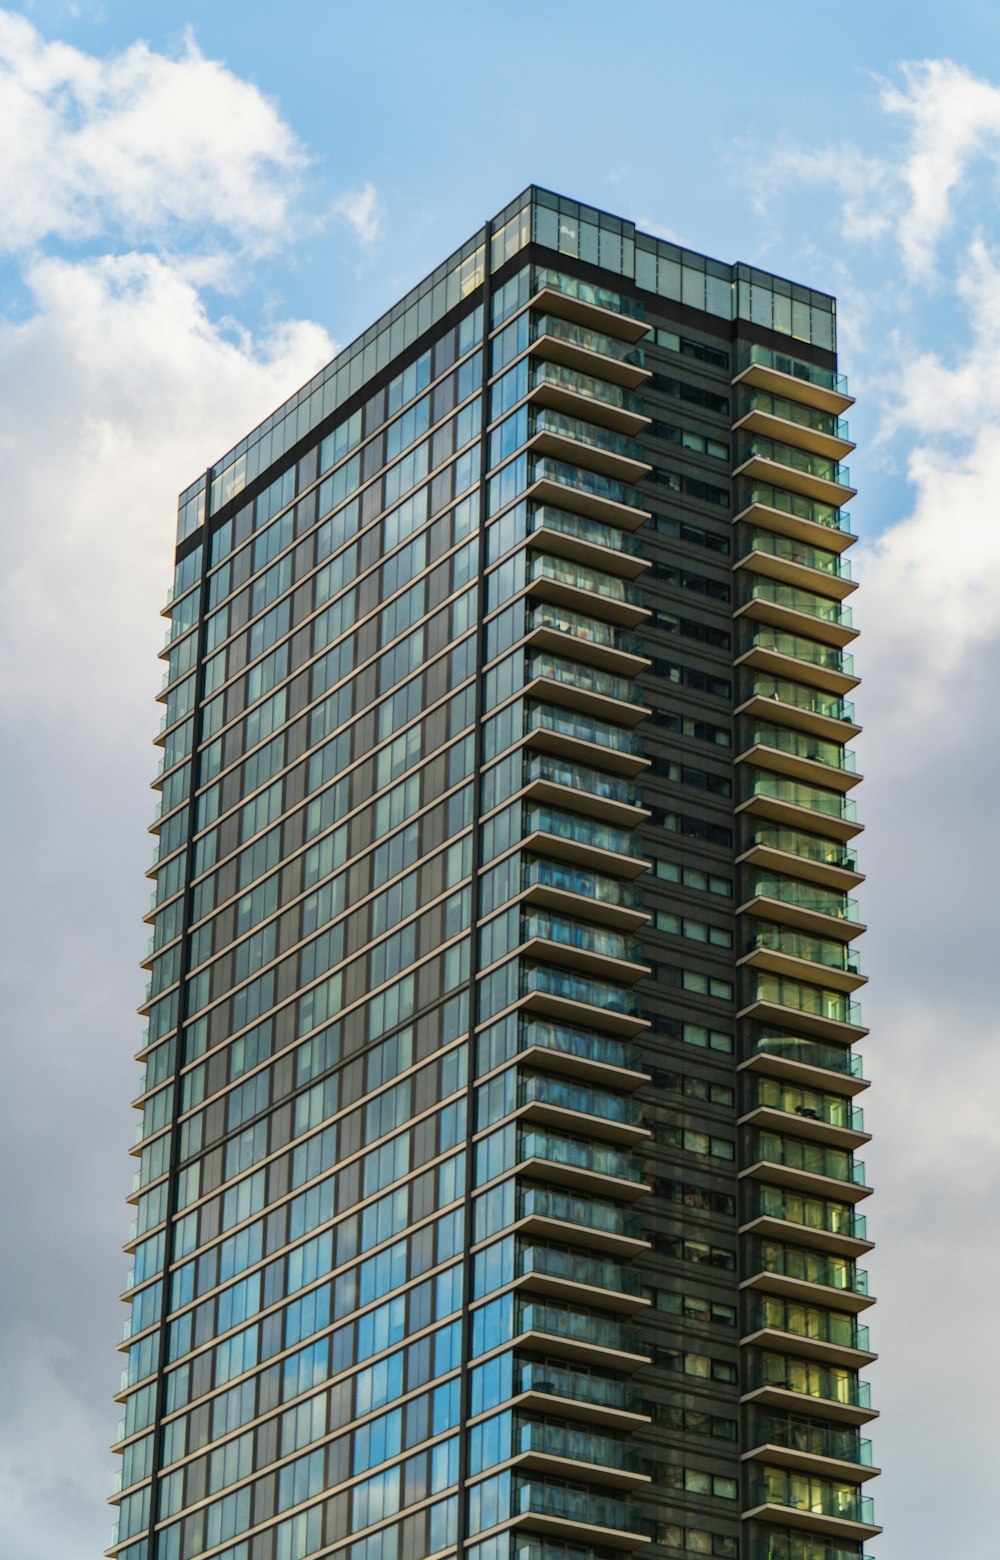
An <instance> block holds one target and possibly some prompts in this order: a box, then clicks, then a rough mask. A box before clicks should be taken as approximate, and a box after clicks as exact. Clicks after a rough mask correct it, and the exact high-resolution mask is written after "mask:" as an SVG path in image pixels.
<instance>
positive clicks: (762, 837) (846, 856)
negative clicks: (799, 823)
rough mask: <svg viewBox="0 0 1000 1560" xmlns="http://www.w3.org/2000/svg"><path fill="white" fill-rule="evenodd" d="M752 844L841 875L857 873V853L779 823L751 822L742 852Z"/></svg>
mask: <svg viewBox="0 0 1000 1560" xmlns="http://www.w3.org/2000/svg"><path fill="white" fill-rule="evenodd" d="M754 845H767V846H770V848H771V849H772V850H783V851H787V852H788V854H789V855H791V856H802V857H803V858H804V860H806V861H819V862H822V863H823V865H824V866H827V867H839V868H841V870H842V871H844V872H856V871H857V870H858V853H857V851H856V850H852V849H851V848H850V846H849V845H844V844H843V843H842V842H841V841H839V840H824V839H820V837H819V836H818V835H816V834H806V833H804V832H803V831H802V830H801V829H786V828H785V827H784V826H783V825H782V824H780V823H764V822H757V820H756V819H755V820H754V826H753V828H752V829H751V830H750V831H749V832H748V833H747V836H746V838H745V839H744V842H743V849H744V850H749V849H750V848H751V847H752V846H754Z"/></svg>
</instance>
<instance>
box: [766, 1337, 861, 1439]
mask: <svg viewBox="0 0 1000 1560" xmlns="http://www.w3.org/2000/svg"><path fill="white" fill-rule="evenodd" d="M796 1399H798V1401H797V1402H796V1401H795V1400H796ZM807 1400H809V1401H807ZM743 1401H744V1402H748V1401H750V1402H754V1403H756V1404H758V1405H760V1406H761V1407H763V1406H764V1405H767V1406H770V1407H775V1408H781V1409H784V1410H786V1411H791V1412H793V1413H794V1412H799V1413H802V1412H806V1411H808V1410H809V1408H811V1406H812V1404H813V1403H815V1407H816V1409H817V1410H818V1411H819V1412H821V1413H822V1414H823V1416H824V1418H829V1419H838V1420H840V1421H841V1422H842V1423H844V1424H852V1425H859V1424H864V1423H866V1421H868V1420H870V1419H875V1418H876V1417H877V1415H876V1414H875V1413H874V1412H873V1411H872V1406H871V1388H870V1386H869V1384H868V1382H867V1381H859V1380H858V1377H857V1375H856V1374H855V1373H854V1372H853V1371H851V1370H846V1369H842V1368H840V1367H837V1366H828V1365H821V1364H819V1363H817V1362H816V1361H815V1360H800V1359H797V1358H794V1357H793V1356H790V1355H784V1354H774V1353H771V1352H765V1351H763V1350H758V1349H748V1350H747V1351H746V1356H745V1370H744V1391H743Z"/></svg>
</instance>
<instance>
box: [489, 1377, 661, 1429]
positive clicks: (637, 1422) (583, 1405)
mask: <svg viewBox="0 0 1000 1560" xmlns="http://www.w3.org/2000/svg"><path fill="white" fill-rule="evenodd" d="M509 1407H510V1408H512V1409H513V1410H514V1412H515V1413H516V1412H517V1411H518V1410H519V1409H529V1410H531V1411H532V1412H534V1413H537V1414H549V1415H554V1416H556V1417H558V1418H566V1419H579V1420H582V1421H584V1422H586V1423H588V1424H592V1425H603V1426H605V1427H606V1428H607V1429H609V1430H621V1431H623V1432H624V1433H625V1434H628V1433H629V1432H630V1431H632V1430H641V1429H643V1427H644V1426H645V1425H648V1424H651V1423H652V1420H651V1419H650V1417H649V1415H648V1414H633V1413H631V1412H630V1411H629V1410H628V1409H625V1408H611V1407H609V1405H607V1404H606V1403H587V1402H584V1400H583V1399H582V1398H568V1397H561V1396H560V1395H559V1394H558V1393H556V1392H545V1391H543V1390H542V1388H541V1387H540V1386H535V1385H533V1386H531V1387H530V1388H529V1389H528V1391H527V1392H521V1393H519V1394H518V1396H517V1397H515V1398H512V1399H511V1401H510V1404H509Z"/></svg>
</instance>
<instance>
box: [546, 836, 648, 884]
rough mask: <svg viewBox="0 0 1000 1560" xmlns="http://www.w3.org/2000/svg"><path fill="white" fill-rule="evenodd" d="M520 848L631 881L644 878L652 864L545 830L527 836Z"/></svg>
mask: <svg viewBox="0 0 1000 1560" xmlns="http://www.w3.org/2000/svg"><path fill="white" fill-rule="evenodd" d="M520 847H521V849H522V850H527V851H534V852H535V853H536V854H537V855H540V856H552V857H553V858H554V860H556V861H569V862H572V863H574V864H575V865H576V866H581V867H589V868H592V869H593V871H595V872H606V873H609V874H610V875H611V876H612V877H622V878H627V879H629V880H630V881H631V880H632V879H634V878H637V877H640V876H641V875H642V873H643V872H645V871H646V870H647V869H648V867H649V862H648V861H646V860H644V859H643V857H641V856H626V855H623V854H622V853H621V852H620V851H616V850H608V849H605V848H604V847H603V846H600V845H588V844H585V843H584V842H583V841H581V840H571V839H566V838H565V836H564V835H561V834H549V833H547V832H546V831H545V830H543V829H533V830H532V832H531V833H530V834H526V835H525V836H524V838H523V839H522V840H521V842H520Z"/></svg>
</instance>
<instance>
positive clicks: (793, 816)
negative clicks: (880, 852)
mask: <svg viewBox="0 0 1000 1560" xmlns="http://www.w3.org/2000/svg"><path fill="white" fill-rule="evenodd" d="M736 812H737V814H739V813H747V814H749V815H750V816H751V817H754V818H767V819H769V820H770V821H771V822H772V823H782V824H785V825H786V826H787V827H788V828H789V829H801V830H803V831H804V832H805V833H807V834H820V835H823V836H825V837H826V838H829V839H835V840H844V841H847V840H852V839H853V838H854V836H855V835H856V834H860V833H861V831H862V830H863V828H864V824H863V823H858V821H857V819H855V818H842V817H838V816H837V814H836V813H826V812H820V811H819V810H818V808H814V807H804V806H803V805H802V803H801V802H786V801H784V800H783V798H781V797H779V796H765V795H764V794H763V793H760V792H758V793H757V794H756V795H754V796H748V797H747V799H746V801H743V802H738V803H737V804H736Z"/></svg>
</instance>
